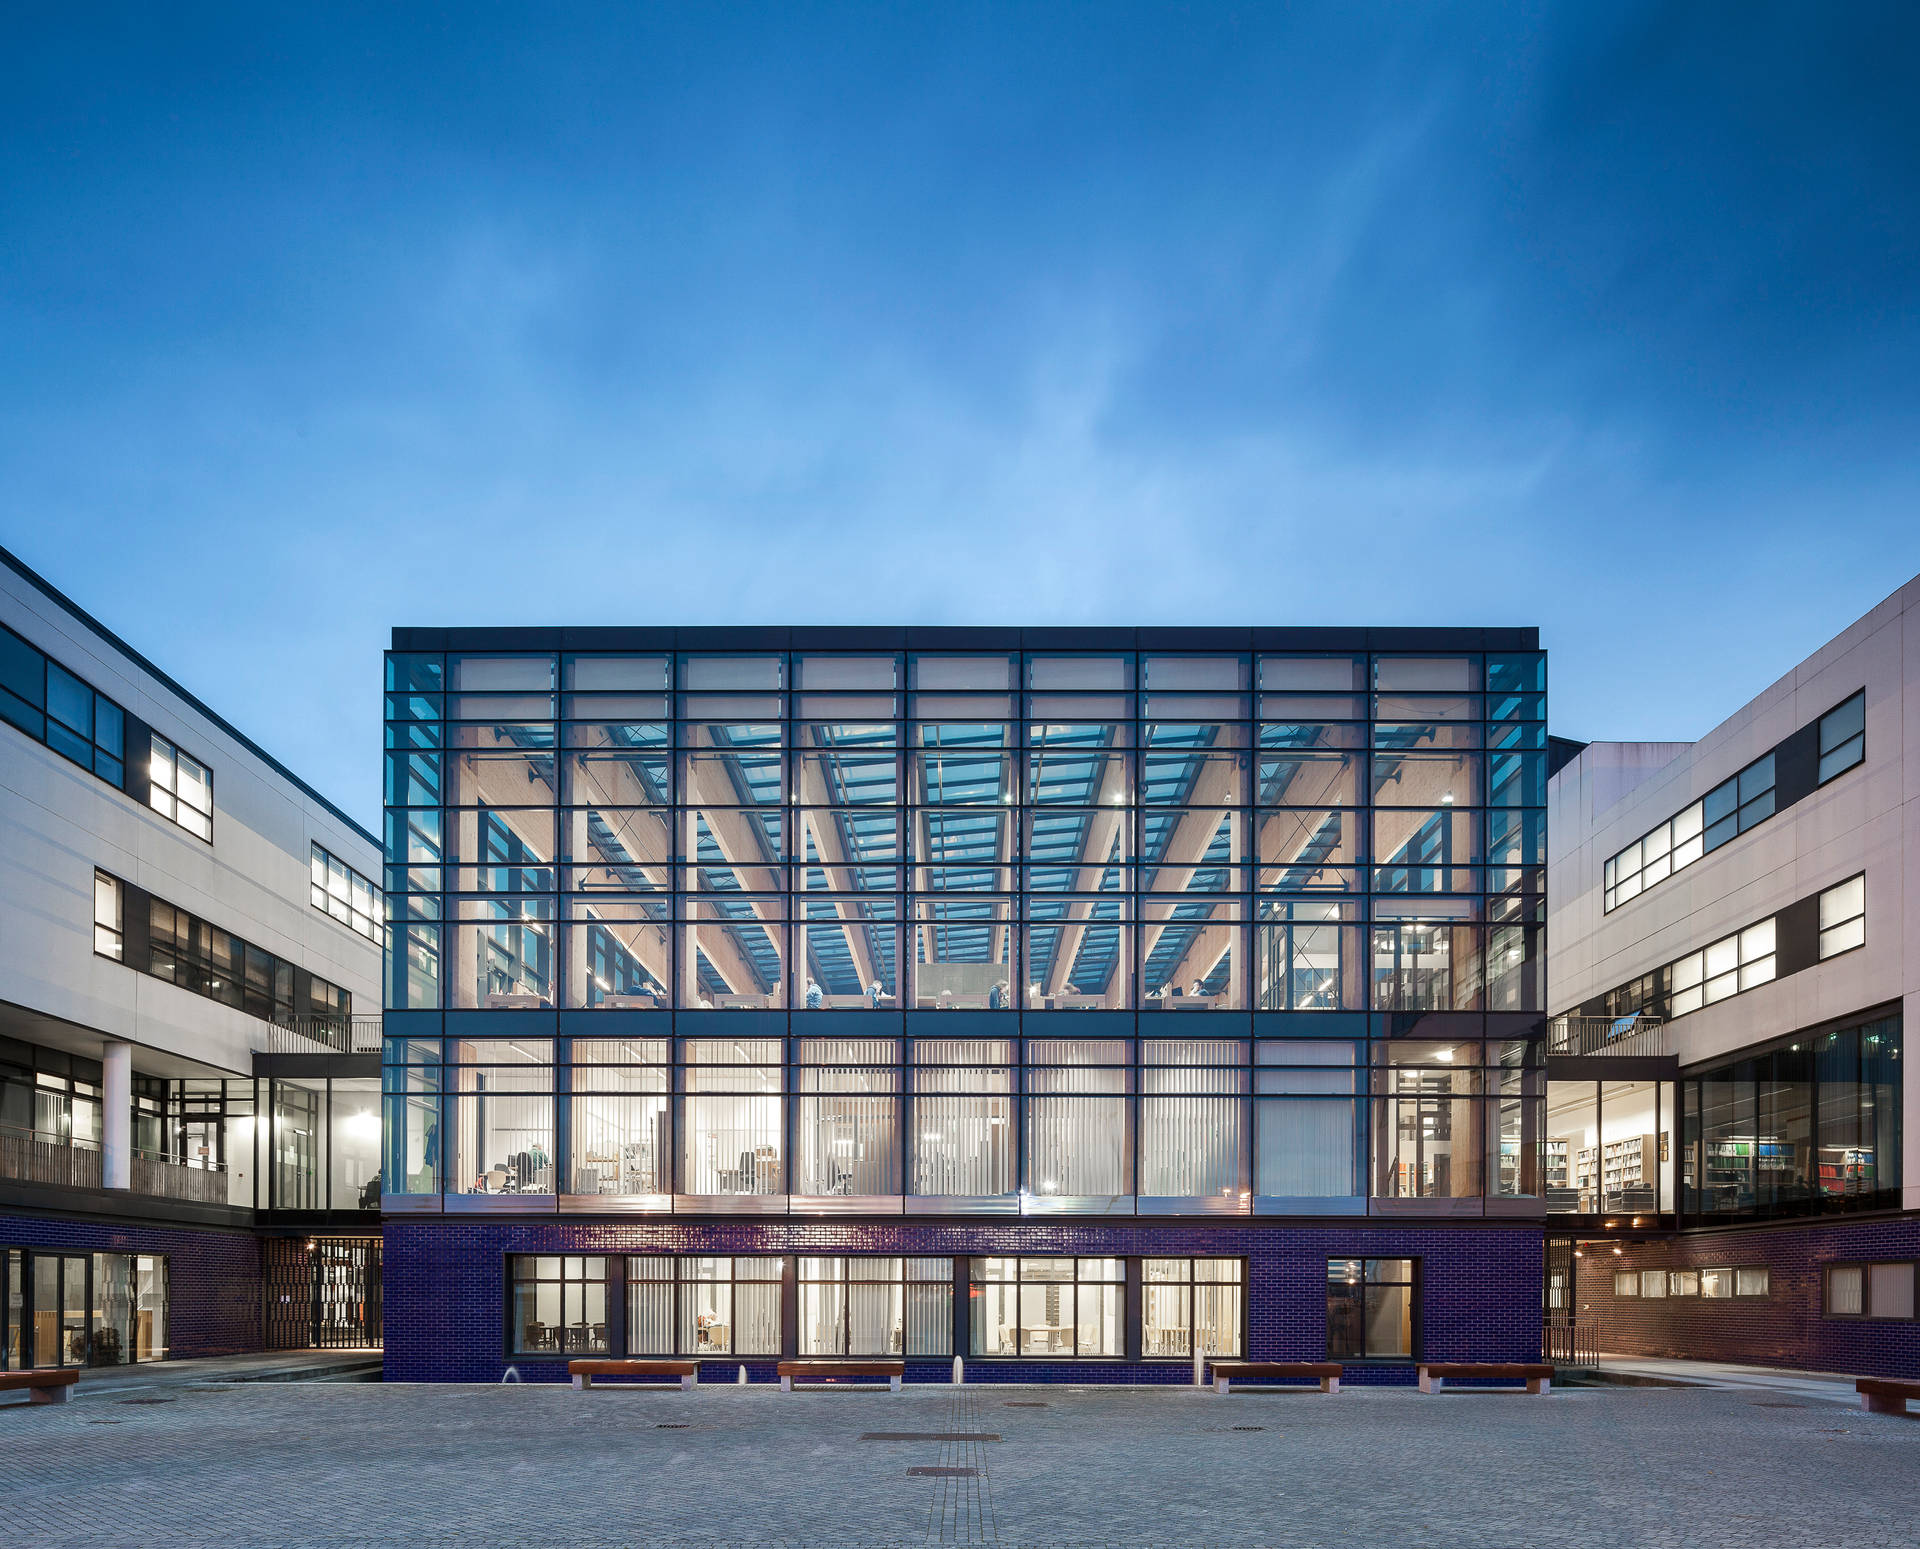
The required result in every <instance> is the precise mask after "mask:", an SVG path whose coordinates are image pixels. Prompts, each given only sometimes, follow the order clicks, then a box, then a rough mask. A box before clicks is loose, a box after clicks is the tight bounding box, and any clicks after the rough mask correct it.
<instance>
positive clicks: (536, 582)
mask: <svg viewBox="0 0 1920 1549" xmlns="http://www.w3.org/2000/svg"><path fill="white" fill-rule="evenodd" d="M285 9H286V10H287V11H289V12H292V11H294V9H295V8H285ZM274 10H276V8H269V7H258V6H248V7H229V8H223V7H215V6H193V5H184V6H179V7H145V6H137V7H136V6H130V7H124V8H121V7H109V6H72V7H42V8H37V10H36V12H35V14H32V15H29V14H25V13H24V12H20V11H16V12H15V13H14V15H13V16H12V18H11V20H10V23H9V40H8V47H7V48H6V50H5V51H4V52H3V53H0V542H4V543H5V544H6V546H8V547H9V548H11V549H13V550H14V551H15V552H16V553H17V554H19V555H20V556H21V557H22V558H23V559H24V560H26V562H27V563H29V564H31V565H33V566H34V567H35V568H37V569H39V570H40V571H41V572H42V573H43V574H45V575H46V576H48V577H49V578H50V579H51V580H52V581H53V582H54V583H55V584H56V585H58V586H60V587H61V588H63V589H65V590H66V591H67V592H68V593H69V594H70V595H72V596H73V597H74V598H75V599H76V600H78V601H79V602H80V603H81V604H82V605H83V606H85V607H87V608H89V609H91V610H92V611H94V612H95V613H96V614H98V615H99V616H100V617H101V618H102V619H104V620H105V621H106V622H107V623H108V624H109V625H110V626H111V627H113V628H115V629H116V630H118V631H119V632H120V633H121V634H122V635H124V636H125V637H126V638H127V639H129V640H130V641H131V642H133V643H134V644H135V645H136V646H138V647H139V648H141V649H142V650H144V651H146V652H147V653H148V654H149V655H151V656H152V657H153V658H154V659H155V660H157V661H158V662H160V663H161V664H162V665H163V666H165V667H166V668H167V669H168V670H170V671H171V672H172V673H173V674H174V675H175V676H176V677H178V678H180V679H181V680H182V681H184V682H185V683H186V684H187V685H189V686H190V687H191V688H193V689H194V690H196V691H197V692H199V693H200V694H201V695H202V696H203V697H205V698H206V699H208V700H209V701H210V702H212V703H213V704H214V705H215V706H216V707H217V708H219V709H221V710H222V711H223V712H224V713H225V714H227V715H228V716H229V717H230V718H232V719H233V720H235V721H237V722H238V723H239V724H241V725H242V726H243V727H245V728H246V729H247V730H248V731H250V732H251V733H252V734H253V735H254V736H255V737H256V738H257V739H258V740H259V741H261V742H262V743H264V744H265V745H266V746H267V747H268V748H269V749H271V750H272V751H273V752H275V753H276V754H278V755H279V756H281V757H282V758H284V759H285V760H286V761H287V762H289V763H290V764H291V765H292V766H293V767H294V768H296V769H297V770H299V771H300V772H301V773H302V774H304V775H306V776H307V777H308V778H309V779H310V780H311V781H312V782H313V783H314V784H316V785H317V786H319V787H320V788H321V789H322V790H324V791H326V792H327V793H329V794H330V795H333V796H334V797H335V798H336V799H337V800H338V801H340V802H341V803H342V804H343V805H345V806H346V807H347V808H348V809H349V810H350V811H352V812H354V813H355V814H356V815H358V816H360V817H361V818H362V819H363V820H368V821H371V820H372V819H373V818H375V817H376V816H377V811H378V802H379V792H378V768H377V750H378V745H379V731H378V725H377V715H378V701H377V683H378V670H379V669H378V658H379V652H380V649H381V648H382V646H383V645H384V643H385V639H386V633H387V631H388V629H389V628H390V627H391V626H392V625H394V624H430V623H456V622H457V623H514V622H582V623H589V622H590V623H624V622H656V621H658V622H702V623H705V622H730V621H736V620H739V621H752V622H823V621H846V622H901V621H905V622H927V623H958V622H969V621H976V620H979V621H993V622H1015V623H1056V622H1058V623H1076V622H1100V623H1144V622H1156V623H1209V622H1248V623H1251V622H1260V623H1290V622H1300V623H1341V622H1381V623H1498V624H1519V623H1537V624H1539V625H1540V627H1541V629H1542V631H1543V635H1544V638H1545V641H1546V644H1547V645H1548V647H1549V648H1550V649H1551V651H1552V652H1553V673H1554V679H1553V689H1554V704H1553V716H1554V720H1555V729H1556V730H1557V731H1559V732H1560V733H1562V734H1565V735H1569V736H1578V737H1633V738H1639V737H1645V738H1689V737H1692V736H1695V735H1698V734H1699V733H1700V732H1701V731H1703V730H1705V729H1706V728H1707V727H1708V726H1710V725H1712V724H1713V723H1714V722H1715V721H1717V720H1718V719H1720V718H1721V717H1722V716H1723V715H1725V714H1726V713H1727V712H1728V711H1730V710H1731V709H1733V708H1734V707H1735V706H1737V705H1738V704H1739V703H1741V702H1742V701H1744V700H1745V699H1747V698H1748V697H1750V696H1751V695H1752V694H1753V693H1754V692H1755V691H1757V690H1758V689H1759V688H1761V687H1762V686H1764V685H1765V684H1766V683H1767V682H1769V681H1771V680H1772V679H1773V678H1775V677H1776V676H1778V675H1779V674H1780V673H1781V672H1782V671H1784V670H1786V669H1787V668H1788V667H1790V666H1791V665H1792V664H1793V663H1794V662H1795V661H1797V660H1798V659H1799V658H1800V657H1802V656H1803V655H1805V654H1806V653H1807V652H1808V651H1810V650H1811V649H1813V648H1814V647H1815V646H1817V645H1818V644H1819V643H1820V642H1822V641H1823V640H1825V639H1826V638H1828V637H1829V636H1830V635H1832V634H1833V633H1834V632H1835V631H1836V630H1838V629H1839V628H1841V627H1842V626H1844V625H1845V624H1846V623H1848V622H1849V621H1850V620H1852V619H1853V618H1854V617H1856V616H1857V615H1858V614H1860V613H1861V612H1863V611H1865V610H1866V609H1867V608H1868V607H1870V606H1872V605H1873V604H1874V603H1875V602H1876V601H1878V600H1879V599H1880V598H1882V597H1883V596H1885V595H1886V594H1887V593H1888V592H1890V591H1892V590H1893V589H1894V588H1895V587H1896V586H1898V585H1899V584H1901V583H1902V582H1904V581H1905V580H1907V579H1908V578H1910V577H1911V576H1912V575H1914V573H1915V572H1916V571H1920V499H1917V497H1920V469H1917V468H1916V458H1915V448H1916V446H1920V348H1917V346H1920V264H1917V263H1916V262H1915V255H1916V253H1917V252H1920V96H1917V95H1916V94H1915V93H1914V91H1913V90H1912V82H1911V63H1912V61H1913V59H1914V58H1915V57H1916V44H1920V10H1916V9H1915V8H1914V7H1912V6H1911V5H1900V4H1891V5H1874V4H1867V3H1859V4H1849V5H1846V6H1835V7H1824V8H1816V7H1812V6H1770V5H1764V4H1761V5H1753V4H1742V5H1712V4H1697V5H1686V6H1636V5H1631V4H1610V5H1605V6H1548V5H1520V6H1499V5H1494V4H1490V3H1481V4H1473V5H1466V6H1457V7H1455V6H1446V5H1420V6H1410V5H1405V4H1395V5H1384V6H1367V5H1361V4H1343V5H1337V6H1333V5H1329V6H1324V7H1317V6H1294V7H1283V6H1279V5H1259V6H1251V5H1248V6H1239V5H1232V4H1217V5H1191V6H1134V5H1123V4H1118V3H1113V0H1107V3H1102V4H1094V5H1082V6H1067V5H1056V6H1044V5H1038V4H1024V5H1010V6H979V5H965V4H946V5H941V6H937V7H935V6H925V7H908V6H904V5H898V4H895V5H888V6H873V7H861V6H852V5H842V6H808V5H797V4H789V5H780V6H764V7H761V6H694V5H685V6H651V7H648V6H617V7H611V6H610V7H605V8H596V7H593V6H589V5H584V4H580V5H567V6H561V7H512V6H503V5H483V4H476V3H465V4H459V5H450V6H446V7H442V8H437V9H436V8H431V7H425V6H413V7H393V6H369V7H365V8H363V9H355V8H353V7H350V6H346V5H340V6H330V7H310V8H299V11H300V14H288V15H274V14H271V13H272V12H273V11H274Z"/></svg>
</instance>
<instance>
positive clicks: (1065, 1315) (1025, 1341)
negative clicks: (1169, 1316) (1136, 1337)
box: [968, 1258, 1126, 1360]
mask: <svg viewBox="0 0 1920 1549" xmlns="http://www.w3.org/2000/svg"><path fill="white" fill-rule="evenodd" d="M971 1277H972V1284H971V1286H970V1287H969V1290H968V1301H969V1303H970V1304H971V1306H972V1308H973V1320H972V1323H973V1353H974V1354H975V1355H979V1356H1011V1357H1018V1358H1024V1359H1028V1360H1041V1359H1049V1358H1050V1359H1056V1360H1058V1359H1075V1358H1078V1359H1084V1358H1086V1357H1089V1356H1108V1357H1113V1358H1118V1357H1119V1356H1120V1354H1121V1353H1122V1343H1121V1306H1122V1303H1123V1302H1124V1300H1125V1297H1124V1294H1123V1293H1124V1291H1125V1281H1126V1263H1125V1261H1124V1260H1122V1259H1069V1258H1048V1259H1011V1258H1008V1259H975V1260H973V1263H972V1270H971Z"/></svg>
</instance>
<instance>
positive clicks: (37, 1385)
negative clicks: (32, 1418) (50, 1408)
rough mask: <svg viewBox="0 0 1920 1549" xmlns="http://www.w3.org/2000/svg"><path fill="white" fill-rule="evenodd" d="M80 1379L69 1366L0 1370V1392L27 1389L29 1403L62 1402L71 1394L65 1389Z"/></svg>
mask: <svg viewBox="0 0 1920 1549" xmlns="http://www.w3.org/2000/svg"><path fill="white" fill-rule="evenodd" d="M79 1380H80V1373H79V1372H77V1371H75V1370H74V1369H73V1368H72V1367H70V1366H42V1367H37V1368H34V1369H32V1370H29V1371H23V1372H0V1393H12V1392H15V1391H17V1390H18V1389H20V1388H25V1389H26V1390H27V1402H28V1403H29V1404H64V1403H65V1402H66V1401H67V1400H68V1399H69V1398H70V1397H71V1396H72V1395H71V1394H70V1393H69V1392H68V1391H67V1390H68V1389H69V1388H71V1387H72V1386H73V1385H74V1384H75V1383H76V1382H78V1381H79Z"/></svg>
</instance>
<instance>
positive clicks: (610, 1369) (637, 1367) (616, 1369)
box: [567, 1361, 700, 1393]
mask: <svg viewBox="0 0 1920 1549" xmlns="http://www.w3.org/2000/svg"><path fill="white" fill-rule="evenodd" d="M699 1370H700V1363H699V1362H698V1361H569V1362H567V1375H568V1376H569V1377H571V1378H572V1379H573V1385H574V1386H575V1387H576V1388H578V1389H580V1391H581V1392H583V1393H584V1392H585V1391H586V1390H587V1389H588V1388H591V1387H592V1386H593V1379H594V1378H595V1377H643V1378H647V1379H650V1380H648V1381H646V1382H640V1383H635V1384H634V1386H636V1387H660V1386H664V1384H663V1383H662V1382H661V1381H660V1380H659V1379H661V1378H665V1377H676V1378H678V1379H679V1382H680V1391H681V1392H682V1393H689V1392H691V1391H692V1390H693V1379H694V1377H695V1375H696V1374H697V1373H698V1372H699Z"/></svg>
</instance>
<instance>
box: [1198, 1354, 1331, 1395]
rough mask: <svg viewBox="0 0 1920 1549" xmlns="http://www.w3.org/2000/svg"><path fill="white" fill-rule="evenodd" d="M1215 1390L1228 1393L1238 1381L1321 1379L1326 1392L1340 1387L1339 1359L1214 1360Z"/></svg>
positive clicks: (1276, 1381) (1262, 1381)
mask: <svg viewBox="0 0 1920 1549" xmlns="http://www.w3.org/2000/svg"><path fill="white" fill-rule="evenodd" d="M1208 1364H1209V1365H1211V1366H1212V1368H1213V1391H1214V1392H1216V1393H1220V1394H1227V1393H1231V1392H1232V1391H1233V1385H1234V1384H1235V1383H1236V1382H1238V1383H1241V1384H1246V1383H1250V1382H1260V1383H1268V1384H1272V1383H1280V1382H1317V1383H1319V1384H1320V1391H1321V1392H1322V1393H1338V1392H1339V1391H1340V1363H1339V1362H1338V1361H1212V1362H1209V1363H1208Z"/></svg>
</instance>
